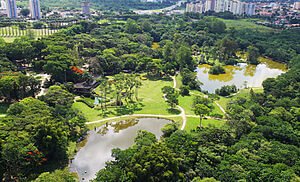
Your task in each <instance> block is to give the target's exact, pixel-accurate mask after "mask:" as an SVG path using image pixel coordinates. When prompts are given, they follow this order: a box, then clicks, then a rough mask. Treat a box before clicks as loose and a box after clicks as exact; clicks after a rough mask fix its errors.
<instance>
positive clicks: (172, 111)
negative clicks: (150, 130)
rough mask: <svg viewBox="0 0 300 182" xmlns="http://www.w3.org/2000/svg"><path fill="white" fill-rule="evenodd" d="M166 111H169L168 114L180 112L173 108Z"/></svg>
mask: <svg viewBox="0 0 300 182" xmlns="http://www.w3.org/2000/svg"><path fill="white" fill-rule="evenodd" d="M168 113H170V114H180V110H178V109H175V108H169V109H168Z"/></svg>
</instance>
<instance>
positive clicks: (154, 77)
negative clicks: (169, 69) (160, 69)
mask: <svg viewBox="0 0 300 182" xmlns="http://www.w3.org/2000/svg"><path fill="white" fill-rule="evenodd" d="M147 78H148V79H149V80H150V81H158V80H162V81H172V80H173V79H172V77H170V76H169V75H164V76H159V75H147Z"/></svg>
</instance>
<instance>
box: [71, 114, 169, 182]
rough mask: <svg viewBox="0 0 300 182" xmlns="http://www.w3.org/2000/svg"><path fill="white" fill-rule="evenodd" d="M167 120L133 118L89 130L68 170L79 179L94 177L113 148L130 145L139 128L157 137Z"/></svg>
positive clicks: (103, 165)
mask: <svg viewBox="0 0 300 182" xmlns="http://www.w3.org/2000/svg"><path fill="white" fill-rule="evenodd" d="M169 122H170V121H169V120H165V119H156V118H142V119H133V120H126V121H121V122H115V123H111V124H108V125H104V126H102V127H100V128H97V129H96V131H90V132H89V137H88V138H87V143H86V145H85V146H84V147H83V148H81V149H80V150H79V152H78V153H77V154H76V156H75V158H74V160H73V161H72V163H71V165H70V170H71V171H73V172H77V173H78V175H79V177H80V180H81V181H89V180H90V179H93V178H94V177H95V174H96V173H97V171H99V170H100V169H102V168H103V167H105V162H106V161H109V160H112V159H113V158H112V157H111V150H112V149H113V148H121V149H126V148H128V147H130V146H131V145H132V144H133V143H134V138H135V137H136V134H137V132H138V131H139V130H147V131H149V132H152V133H153V134H155V136H156V137H157V139H159V137H160V136H161V135H162V132H161V130H160V129H161V128H162V127H163V126H164V125H165V124H167V123H169ZM83 178H84V180H83Z"/></svg>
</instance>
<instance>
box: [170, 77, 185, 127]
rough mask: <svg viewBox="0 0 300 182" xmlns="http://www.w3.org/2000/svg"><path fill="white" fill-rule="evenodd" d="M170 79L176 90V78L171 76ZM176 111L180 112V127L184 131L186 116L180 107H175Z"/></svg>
mask: <svg viewBox="0 0 300 182" xmlns="http://www.w3.org/2000/svg"><path fill="white" fill-rule="evenodd" d="M172 79H173V88H174V89H176V86H177V82H176V76H172ZM177 107H178V109H179V110H180V116H181V117H182V126H181V128H180V129H181V130H184V128H185V125H186V121H187V119H186V115H185V110H184V109H183V108H182V107H180V106H179V105H177Z"/></svg>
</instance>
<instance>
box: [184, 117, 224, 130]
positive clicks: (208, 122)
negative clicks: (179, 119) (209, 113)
mask: <svg viewBox="0 0 300 182" xmlns="http://www.w3.org/2000/svg"><path fill="white" fill-rule="evenodd" d="M225 122H226V121H225V120H216V119H203V120H202V126H203V127H208V126H214V127H217V128H220V127H222V126H223V125H224V124H225ZM199 124H200V121H199V118H195V117H188V118H187V123H186V126H185V128H184V130H186V131H191V130H192V129H196V128H197V126H199Z"/></svg>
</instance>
